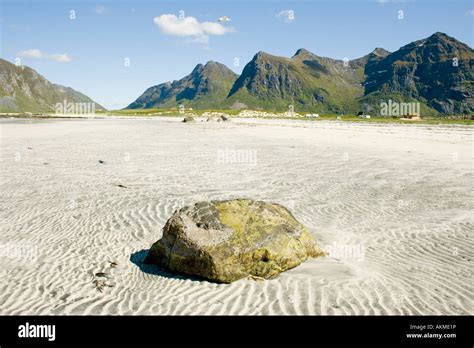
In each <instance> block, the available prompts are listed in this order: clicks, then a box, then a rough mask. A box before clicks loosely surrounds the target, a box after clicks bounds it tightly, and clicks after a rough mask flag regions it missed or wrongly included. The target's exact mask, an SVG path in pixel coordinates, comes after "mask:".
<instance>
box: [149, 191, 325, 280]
mask: <svg viewBox="0 0 474 348" xmlns="http://www.w3.org/2000/svg"><path fill="white" fill-rule="evenodd" d="M323 255H324V252H323V251H322V250H321V249H320V248H319V247H318V245H317V244H316V242H315V240H314V238H313V236H312V235H311V233H310V232H309V231H308V230H307V229H306V228H305V227H304V226H303V225H302V224H301V223H299V222H298V221H297V220H296V219H295V217H294V216H293V215H292V214H291V213H290V211H289V210H288V209H286V208H285V207H283V206H282V205H279V204H275V203H266V202H261V201H253V200H249V199H235V200H227V201H210V202H199V203H196V204H194V205H192V206H187V207H184V208H182V209H178V210H176V211H175V212H174V213H173V215H172V216H171V218H170V219H169V220H168V221H167V222H166V224H165V227H164V228H163V237H162V239H160V240H159V241H157V242H156V243H154V244H153V246H152V247H151V249H150V251H149V253H148V255H147V257H146V259H145V262H146V263H150V264H157V265H159V266H162V267H164V268H166V269H168V270H170V271H172V272H177V273H183V274H188V275H192V276H198V277H202V278H205V279H208V280H211V281H216V282H221V283H230V282H233V281H235V280H238V279H241V278H245V277H248V276H251V277H258V278H264V279H271V278H274V277H276V276H277V275H278V274H280V273H281V272H284V271H286V270H288V269H291V268H293V267H296V266H298V265H299V264H301V263H302V262H304V261H305V260H307V259H308V258H310V257H318V256H323Z"/></svg>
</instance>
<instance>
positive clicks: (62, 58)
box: [18, 48, 72, 63]
mask: <svg viewBox="0 0 474 348" xmlns="http://www.w3.org/2000/svg"><path fill="white" fill-rule="evenodd" d="M18 57H22V58H31V59H48V60H53V61H55V62H59V63H69V62H71V61H72V57H71V56H69V55H68V54H67V53H56V54H48V53H45V52H41V51H40V50H39V49H37V48H33V49H31V50H26V51H21V52H18Z"/></svg>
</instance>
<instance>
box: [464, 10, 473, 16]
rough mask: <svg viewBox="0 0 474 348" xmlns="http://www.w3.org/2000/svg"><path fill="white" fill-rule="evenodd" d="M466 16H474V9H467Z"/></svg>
mask: <svg viewBox="0 0 474 348" xmlns="http://www.w3.org/2000/svg"><path fill="white" fill-rule="evenodd" d="M466 16H474V10H469V11H467V12H466Z"/></svg>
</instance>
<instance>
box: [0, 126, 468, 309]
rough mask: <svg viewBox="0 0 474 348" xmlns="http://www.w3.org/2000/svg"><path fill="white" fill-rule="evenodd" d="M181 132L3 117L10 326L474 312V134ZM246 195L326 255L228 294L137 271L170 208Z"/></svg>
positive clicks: (1, 215)
mask: <svg viewBox="0 0 474 348" xmlns="http://www.w3.org/2000/svg"><path fill="white" fill-rule="evenodd" d="M180 121H181V119H180V118H148V119H147V118H141V119H138V118H111V119H71V120H64V119H61V120H54V119H52V120H44V119H43V120H31V119H24V120H19V119H1V120H0V127H1V128H0V136H1V144H0V145H1V146H0V150H1V152H0V160H1V162H0V164H1V166H0V174H1V175H0V185H1V196H0V226H1V227H0V229H1V232H0V246H1V250H0V263H1V267H0V314H1V315H14V314H22V315H23V314H24V315H26V314H33V315H40V314H69V315H72V314H93V315H96V314H143V315H150V314H186V315H188V314H191V315H193V314H209V315H212V314H232V315H237V314H240V315H242V314H244V315H246V314H248V315H255V314H256V315H260V314H263V315H266V314H320V315H345V314H361V315H371V314H375V315H378V314H393V315H398V314H408V315H412V314H423V315H427V314H436V315H446V314H471V315H472V314H474V297H473V294H474V285H473V276H474V274H473V273H474V272H473V269H474V267H473V262H474V232H473V230H474V229H473V227H474V218H473V210H474V199H473V198H474V197H473V196H474V194H473V164H474V159H473V150H474V147H473V144H474V143H473V135H474V127H472V126H455V125H450V126H447V125H446V126H441V125H438V126H431V125H415V124H413V125H411V124H410V125H394V124H393V125H389V124H383V125H382V124H369V123H349V122H336V121H332V122H331V121H319V122H304V121H289V120H252V119H238V120H237V119H233V120H232V122H228V123H227V122H226V123H217V122H197V123H192V124H184V123H181V122H180ZM99 161H101V162H103V163H101V162H99ZM237 197H247V198H251V199H258V200H264V201H271V202H277V203H281V204H283V205H285V206H287V207H288V208H289V209H290V210H291V211H292V212H293V213H294V215H295V217H296V218H297V219H298V220H300V221H301V222H302V223H304V224H305V225H306V226H307V227H308V228H309V229H310V231H311V232H312V233H313V234H314V236H315V238H316V240H317V241H318V244H319V245H320V246H321V247H322V248H323V249H324V250H327V251H329V252H330V255H329V256H327V257H323V258H318V259H314V260H309V261H307V262H306V263H304V264H303V265H301V266H299V267H297V268H294V269H292V270H290V271H288V272H285V273H283V274H281V275H280V276H279V277H278V278H276V279H273V280H268V281H254V280H246V279H245V280H240V281H237V282H234V283H232V284H229V285H225V284H214V283H210V282H207V281H199V280H194V279H188V278H186V277H182V276H177V275H173V274H169V273H164V272H162V271H159V270H158V269H157V268H155V267H154V266H144V265H142V264H141V263H140V261H141V260H142V259H143V257H144V256H145V254H146V251H147V250H148V249H149V247H150V246H151V244H152V243H153V242H155V241H156V240H158V239H159V238H160V236H161V228H162V227H163V225H164V223H165V222H166V220H167V219H168V218H169V217H170V215H171V214H172V213H173V211H174V210H175V209H177V208H179V207H182V206H184V205H186V204H190V203H193V202H196V201H202V200H210V199H228V198H237ZM112 262H114V263H116V265H115V264H111V263H112ZM97 273H104V274H105V276H106V277H107V282H108V284H109V285H110V287H105V288H104V289H103V291H102V292H99V291H97V289H96V288H95V287H94V285H93V283H92V282H93V281H94V279H96V278H97V276H96V274H97Z"/></svg>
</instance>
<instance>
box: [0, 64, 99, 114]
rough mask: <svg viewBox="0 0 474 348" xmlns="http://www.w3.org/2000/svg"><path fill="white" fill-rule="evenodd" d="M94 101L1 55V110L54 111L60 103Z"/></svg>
mask: <svg viewBox="0 0 474 348" xmlns="http://www.w3.org/2000/svg"><path fill="white" fill-rule="evenodd" d="M65 100H66V101H67V102H68V103H94V104H95V109H104V107H103V106H101V105H99V104H98V103H96V102H94V101H93V100H92V99H90V98H89V97H88V96H86V95H84V94H82V93H81V92H78V91H76V90H74V89H72V88H70V87H65V86H61V85H57V84H54V83H51V82H50V81H48V80H47V79H45V78H44V77H43V76H41V75H40V74H38V73H37V72H36V71H35V70H33V69H31V68H29V67H27V66H23V65H20V66H17V65H15V64H12V63H10V62H8V61H6V60H4V59H1V58H0V112H25V111H29V112H52V111H55V105H56V104H57V103H64V101H65Z"/></svg>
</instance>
